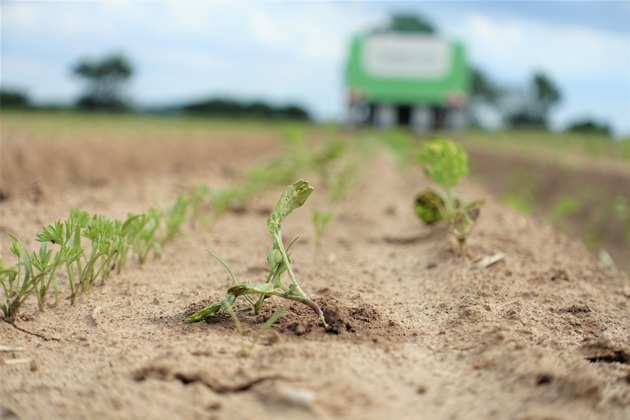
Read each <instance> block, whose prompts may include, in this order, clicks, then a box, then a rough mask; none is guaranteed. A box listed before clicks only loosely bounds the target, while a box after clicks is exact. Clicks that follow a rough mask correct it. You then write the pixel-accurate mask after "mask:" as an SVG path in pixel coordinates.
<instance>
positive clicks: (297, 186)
mask: <svg viewBox="0 0 630 420" xmlns="http://www.w3.org/2000/svg"><path fill="white" fill-rule="evenodd" d="M312 192H313V187H311V186H310V185H309V184H308V182H306V181H303V180H299V181H296V182H295V183H293V184H292V185H290V186H288V187H287V188H286V189H285V190H284V192H283V193H282V196H281V197H280V199H279V200H278V202H277V204H276V206H275V208H274V210H273V212H272V213H271V215H269V217H268V218H267V228H268V229H269V232H270V233H271V235H272V236H273V247H272V249H271V251H269V253H268V255H267V262H268V264H269V275H268V276H267V280H266V281H265V283H260V284H250V283H247V282H244V283H241V282H239V281H238V280H237V279H236V276H235V275H234V272H233V271H232V270H231V269H230V267H229V266H228V265H227V264H226V263H225V262H224V261H223V260H222V259H221V258H220V257H219V256H218V255H216V254H215V253H214V252H212V251H211V250H207V251H208V252H209V253H210V254H211V255H212V256H213V257H215V258H216V259H217V260H218V261H219V262H220V263H221V264H223V266H224V267H225V269H226V270H227V271H228V273H229V274H230V277H231V278H232V281H233V282H234V285H233V286H232V287H230V288H229V289H228V291H227V294H226V295H225V297H224V298H223V299H222V300H220V301H218V302H214V303H213V304H212V305H210V306H208V307H206V308H204V309H202V310H201V311H199V312H197V313H196V314H194V315H192V316H190V317H189V318H188V319H187V322H190V323H192V322H198V321H201V320H203V319H204V318H206V317H207V316H209V315H211V314H214V313H217V312H219V311H221V310H225V311H226V312H228V313H229V314H230V315H231V316H232V318H233V319H235V321H234V322H235V324H236V327H237V330H239V333H242V329H241V328H240V321H238V318H237V317H236V313H235V312H234V309H233V308H232V305H233V304H234V301H235V300H236V298H237V297H239V296H243V297H244V298H245V299H246V300H247V301H248V302H249V303H250V304H251V305H252V306H253V308H254V313H255V314H256V315H258V314H260V310H261V308H262V305H263V303H264V301H265V299H267V298H268V297H270V296H278V297H281V298H284V299H288V300H293V301H296V302H300V303H303V304H305V305H307V306H308V307H310V308H311V309H312V310H313V312H315V314H317V315H318V316H319V318H320V320H321V321H322V323H323V324H324V326H327V324H326V320H325V319H324V314H323V312H322V310H321V308H320V307H319V306H318V305H317V304H316V303H315V302H313V301H312V300H311V299H310V298H309V297H308V296H307V295H306V293H304V291H303V290H302V288H301V287H300V284H299V283H298V280H297V278H296V276H295V273H294V272H293V268H292V266H291V258H290V254H289V253H288V250H289V249H290V247H291V245H292V244H293V243H291V244H290V245H289V247H287V248H286V249H285V247H284V244H283V241H282V231H281V228H282V223H283V222H284V219H285V218H286V217H287V216H288V215H289V214H290V213H291V212H292V211H293V210H295V209H297V208H299V207H301V206H302V205H303V204H304V203H305V202H306V200H307V199H308V197H309V196H310V195H311V193H312ZM285 272H286V273H287V275H288V276H289V279H290V284H288V285H287V284H285V283H284V282H283V281H282V275H283V274H284V273H285ZM250 296H258V299H257V300H256V301H253V300H251V298H250ZM280 315H282V314H281V313H280V314H277V313H276V314H274V316H272V317H271V318H270V319H273V321H272V322H270V323H269V325H268V326H266V327H265V326H263V327H265V329H266V328H269V326H271V324H273V322H275V321H276V320H277V319H278V318H279V317H280ZM268 322H269V321H268ZM260 334H261V332H259V334H257V336H259V335H260ZM254 343H255V341H254Z"/></svg>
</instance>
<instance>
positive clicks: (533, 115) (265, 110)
mask: <svg viewBox="0 0 630 420" xmlns="http://www.w3.org/2000/svg"><path fill="white" fill-rule="evenodd" d="M387 28H389V29H395V30H398V31H405V32H423V33H430V34H433V33H435V28H434V26H433V25H432V24H431V23H430V22H428V21H426V20H423V19H422V18H420V17H418V16H410V15H395V16H393V17H392V19H391V20H390V22H389V26H388V27H387ZM71 71H72V74H73V75H74V76H76V77H77V78H78V79H80V80H82V81H83V83H84V87H83V92H82V93H81V95H80V96H79V97H78V98H77V100H76V101H75V103H74V108H75V109H80V110H93V111H109V112H125V111H133V110H134V107H133V106H132V104H131V100H130V98H129V97H128V96H127V95H126V93H125V91H126V87H127V85H128V82H129V80H130V79H131V78H132V76H133V74H134V69H133V65H132V64H131V62H130V61H129V60H128V59H127V58H126V57H125V56H124V55H122V54H109V55H106V56H104V57H102V58H101V59H96V60H90V59H81V60H79V61H78V62H77V63H76V64H75V65H74V66H72V68H71ZM471 85H472V86H471V103H470V108H471V115H472V117H473V124H475V125H477V126H481V125H482V124H481V122H480V121H479V119H478V118H477V117H476V115H477V114H478V112H476V111H477V110H478V109H480V108H484V107H485V108H490V109H493V110H494V111H495V112H496V113H498V114H499V115H500V117H501V119H502V120H503V122H504V125H506V126H507V127H511V128H536V129H545V130H546V129H549V116H550V113H551V111H552V110H553V108H555V107H556V106H557V105H558V104H559V103H560V101H561V100H562V93H561V91H560V89H559V87H558V86H557V84H556V83H555V82H554V81H553V80H552V79H551V78H550V77H549V76H547V75H546V74H544V73H542V72H536V73H534V74H533V75H532V77H531V79H530V80H529V81H528V82H527V84H526V85H525V87H521V88H516V89H514V88H512V89H509V88H505V87H502V86H500V85H499V84H498V83H496V82H495V81H494V80H492V79H491V78H490V77H489V76H488V75H487V74H486V73H484V72H483V71H482V70H481V69H479V68H477V67H473V68H471ZM0 107H1V108H4V109H6V108H19V109H32V108H37V106H36V105H35V104H34V103H33V102H32V101H31V99H30V98H29V97H28V95H27V94H26V93H25V92H22V91H19V90H7V89H1V90H0ZM159 111H160V112H169V113H183V114H196V115H208V116H218V117H236V118H241V117H245V118H265V119H275V118H277V119H294V120H303V121H309V120H311V116H310V114H309V112H308V111H307V110H306V109H304V108H303V107H301V106H299V105H295V104H289V105H280V106H278V105H273V104H270V103H267V102H264V101H250V102H247V101H237V100H234V99H230V98H209V99H206V100H202V101H196V102H191V103H187V104H183V105H177V106H170V107H167V108H162V109H159ZM567 130H568V131H576V132H594V133H595V132H596V133H602V134H610V127H609V126H608V125H607V124H604V123H599V122H596V121H593V120H591V119H582V120H578V121H575V122H574V123H572V124H571V125H570V126H569V127H568V128H567Z"/></svg>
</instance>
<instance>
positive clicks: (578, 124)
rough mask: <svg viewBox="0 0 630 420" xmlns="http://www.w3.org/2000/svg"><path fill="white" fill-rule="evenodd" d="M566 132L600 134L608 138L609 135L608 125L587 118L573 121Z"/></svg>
mask: <svg viewBox="0 0 630 420" xmlns="http://www.w3.org/2000/svg"><path fill="white" fill-rule="evenodd" d="M567 131H568V132H570V133H582V134H602V135H604V136H610V133H611V129H610V125H608V124H606V123H600V122H597V121H594V120H592V119H589V118H585V119H581V120H577V121H574V122H573V123H571V124H570V125H569V127H568V128H567Z"/></svg>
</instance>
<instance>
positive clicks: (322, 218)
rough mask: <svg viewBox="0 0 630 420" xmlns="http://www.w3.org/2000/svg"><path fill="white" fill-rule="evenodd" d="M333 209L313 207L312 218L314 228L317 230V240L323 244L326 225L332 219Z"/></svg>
mask: <svg viewBox="0 0 630 420" xmlns="http://www.w3.org/2000/svg"><path fill="white" fill-rule="evenodd" d="M332 216H333V213H332V210H317V209H313V212H312V213H311V219H312V221H313V229H314V230H315V242H316V243H317V244H321V242H322V236H324V232H325V231H326V227H328V224H329V223H330V221H331V220H332Z"/></svg>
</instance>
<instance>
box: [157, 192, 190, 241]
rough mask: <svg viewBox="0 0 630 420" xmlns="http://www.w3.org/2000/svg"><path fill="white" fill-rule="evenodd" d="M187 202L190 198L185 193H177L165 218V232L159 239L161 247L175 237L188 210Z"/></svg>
mask: <svg viewBox="0 0 630 420" xmlns="http://www.w3.org/2000/svg"><path fill="white" fill-rule="evenodd" d="M189 203H190V200H189V198H188V196H187V195H185V194H179V195H178V196H177V201H175V204H173V205H172V206H171V207H170V208H169V209H168V211H167V212H166V220H165V222H166V232H165V233H164V236H163V237H162V239H161V240H160V246H162V247H163V246H164V245H165V244H167V243H168V242H171V241H172V240H173V239H175V237H176V236H177V234H178V233H179V230H180V228H181V227H182V225H183V224H184V222H185V221H186V211H187V210H188V205H189Z"/></svg>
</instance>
